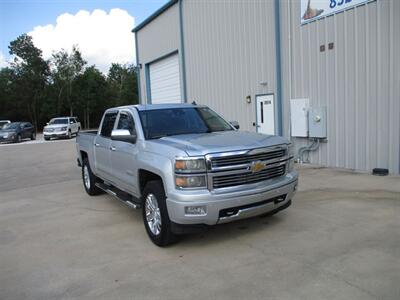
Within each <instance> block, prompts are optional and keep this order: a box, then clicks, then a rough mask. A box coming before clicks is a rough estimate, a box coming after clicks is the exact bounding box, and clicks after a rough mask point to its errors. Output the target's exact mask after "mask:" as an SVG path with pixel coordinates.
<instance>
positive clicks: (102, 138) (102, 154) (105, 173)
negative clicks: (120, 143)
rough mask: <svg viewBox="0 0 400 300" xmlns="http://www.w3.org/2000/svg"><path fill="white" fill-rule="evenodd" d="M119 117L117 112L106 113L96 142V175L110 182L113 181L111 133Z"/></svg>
mask: <svg viewBox="0 0 400 300" xmlns="http://www.w3.org/2000/svg"><path fill="white" fill-rule="evenodd" d="M117 115H118V113H117V112H109V113H106V115H105V116H104V120H103V122H102V125H101V131H100V134H99V135H97V136H96V138H95V141H94V157H95V166H96V175H98V176H100V177H101V178H102V179H105V180H109V181H110V182H111V181H112V175H111V173H112V172H111V161H110V152H111V150H110V147H111V132H112V130H113V128H114V124H115V120H116V118H117Z"/></svg>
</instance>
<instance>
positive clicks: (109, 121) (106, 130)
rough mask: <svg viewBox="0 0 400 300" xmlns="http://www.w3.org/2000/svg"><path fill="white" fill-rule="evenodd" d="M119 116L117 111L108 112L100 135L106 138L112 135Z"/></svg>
mask: <svg viewBox="0 0 400 300" xmlns="http://www.w3.org/2000/svg"><path fill="white" fill-rule="evenodd" d="M116 118H117V113H116V112H112V113H107V114H106V115H105V116H104V120H103V125H102V126H101V131H100V135H101V136H103V137H106V138H109V137H111V132H112V130H113V128H114V123H115V119H116Z"/></svg>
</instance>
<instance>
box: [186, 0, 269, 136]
mask: <svg viewBox="0 0 400 300" xmlns="http://www.w3.org/2000/svg"><path fill="white" fill-rule="evenodd" d="M273 4H274V3H273V1H263V0H259V1H194V0H185V1H183V27H184V45H185V61H186V81H187V95H188V100H189V101H193V100H195V101H196V102H198V103H201V104H207V105H209V106H210V107H212V108H213V109H215V110H216V111H218V112H219V113H221V114H222V115H224V116H225V118H227V119H229V120H238V121H239V123H240V126H241V128H242V129H243V130H251V131H255V127H253V125H252V123H253V122H255V99H254V96H255V95H256V94H262V93H273V92H274V91H275V85H276V84H275V83H276V81H275V74H276V73H275V33H274V5H273ZM261 82H267V83H268V84H267V86H263V85H261V84H260V83H261ZM247 95H251V97H252V103H251V104H247V103H246V96H247Z"/></svg>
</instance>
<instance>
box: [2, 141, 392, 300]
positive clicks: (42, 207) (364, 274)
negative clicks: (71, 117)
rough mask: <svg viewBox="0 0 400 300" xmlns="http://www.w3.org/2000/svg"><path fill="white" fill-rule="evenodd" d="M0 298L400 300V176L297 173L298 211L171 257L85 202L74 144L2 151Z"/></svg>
mask: <svg viewBox="0 0 400 300" xmlns="http://www.w3.org/2000/svg"><path fill="white" fill-rule="evenodd" d="M0 170H1V172H0V299H2V300H6V299H41V300H42V299H345V300H349V299H362V300H367V299H400V284H399V283H400V177H398V176H389V177H374V176H371V175H368V174H355V173H352V172H349V171H340V170H332V169H319V168H301V169H300V176H301V181H300V188H299V192H298V194H297V195H296V197H295V199H294V203H293V205H292V206H291V207H290V208H289V209H288V210H286V211H283V212H281V213H280V214H277V215H275V216H272V217H264V218H254V219H250V220H244V221H240V222H236V223H230V224H226V225H221V226H217V227H215V228H213V229H211V230H209V231H208V232H207V233H205V234H197V235H192V236H188V237H185V238H183V239H181V241H180V242H179V243H177V244H175V245H173V246H171V247H168V248H164V249H162V248H158V247H156V246H154V245H153V244H152V243H151V242H150V240H149V239H148V238H147V236H146V233H145V230H144V227H143V224H142V219H141V214H140V212H139V211H134V210H131V209H129V208H127V207H126V206H124V205H123V204H121V203H120V202H118V201H116V200H114V199H113V198H112V197H110V196H108V195H101V196H98V197H89V196H88V195H86V193H85V192H84V189H83V186H82V182H81V177H80V169H79V168H77V166H76V157H75V143H74V140H64V141H58V142H45V143H26V144H20V145H10V146H1V147H0Z"/></svg>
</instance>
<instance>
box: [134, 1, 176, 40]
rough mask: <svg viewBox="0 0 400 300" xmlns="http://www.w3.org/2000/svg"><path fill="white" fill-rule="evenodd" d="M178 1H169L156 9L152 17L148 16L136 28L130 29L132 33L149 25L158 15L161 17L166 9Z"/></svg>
mask: <svg viewBox="0 0 400 300" xmlns="http://www.w3.org/2000/svg"><path fill="white" fill-rule="evenodd" d="M178 1H179V0H170V1H168V2H167V3H165V4H164V5H163V6H162V7H160V8H159V9H157V10H156V11H155V12H154V13H153V14H152V15H150V16H149V17H148V18H147V19H145V20H144V21H143V22H142V23H140V24H139V25H138V26H136V27H135V28H133V29H132V32H135V33H136V32H138V31H139V30H140V29H142V28H143V27H145V26H146V25H147V24H149V23H150V22H151V21H153V20H154V19H155V18H157V17H158V16H159V15H161V14H162V13H163V12H164V11H166V10H167V9H168V8H170V7H171V6H173V5H174V4H175V3H177V2H178Z"/></svg>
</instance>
